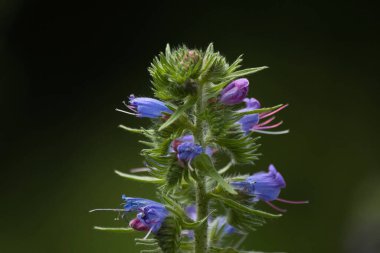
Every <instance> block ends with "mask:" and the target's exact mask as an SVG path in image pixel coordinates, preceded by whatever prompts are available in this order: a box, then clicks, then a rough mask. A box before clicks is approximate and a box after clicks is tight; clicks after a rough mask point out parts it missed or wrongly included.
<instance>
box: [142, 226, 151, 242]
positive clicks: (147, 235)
mask: <svg viewBox="0 0 380 253" xmlns="http://www.w3.org/2000/svg"><path fill="white" fill-rule="evenodd" d="M152 230H153V227H152V228H151V229H149V232H148V233H147V234H146V236H145V237H144V239H143V240H146V239H147V238H148V237H149V235H150V233H152Z"/></svg>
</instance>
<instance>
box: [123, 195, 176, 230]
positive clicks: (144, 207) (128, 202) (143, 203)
mask: <svg viewBox="0 0 380 253" xmlns="http://www.w3.org/2000/svg"><path fill="white" fill-rule="evenodd" d="M122 198H123V200H125V204H124V210H125V211H126V212H138V213H137V217H136V218H135V219H133V220H131V221H130V223H129V226H130V227H131V228H133V229H135V230H138V231H152V232H153V233H157V231H158V230H159V229H160V227H161V224H162V222H163V221H164V220H165V218H166V217H167V216H168V214H169V212H168V211H167V210H166V208H165V206H164V205H162V204H160V203H158V202H155V201H152V200H149V199H143V198H130V197H126V196H125V195H123V196H122Z"/></svg>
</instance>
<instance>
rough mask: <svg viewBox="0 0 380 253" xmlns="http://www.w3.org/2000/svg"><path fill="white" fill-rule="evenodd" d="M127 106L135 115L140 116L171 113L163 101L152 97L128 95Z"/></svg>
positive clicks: (152, 116)
mask: <svg viewBox="0 0 380 253" xmlns="http://www.w3.org/2000/svg"><path fill="white" fill-rule="evenodd" d="M129 104H130V106H128V108H130V109H131V110H132V111H134V112H135V113H136V116H137V117H141V118H144V117H145V118H151V119H155V118H159V117H161V116H162V113H164V112H166V113H169V114H171V113H173V112H172V111H171V110H170V109H169V108H168V107H167V106H166V105H165V104H164V102H162V101H160V100H157V99H154V98H146V97H135V96H134V95H131V96H130V97H129Z"/></svg>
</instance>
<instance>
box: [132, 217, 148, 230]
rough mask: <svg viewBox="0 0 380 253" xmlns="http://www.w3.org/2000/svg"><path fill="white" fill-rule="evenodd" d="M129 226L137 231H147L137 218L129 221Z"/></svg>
mask: <svg viewBox="0 0 380 253" xmlns="http://www.w3.org/2000/svg"><path fill="white" fill-rule="evenodd" d="M129 226H130V227H131V228H133V229H134V230H137V231H149V227H148V226H147V225H145V224H144V223H143V222H142V221H140V220H139V219H138V218H136V219H133V220H131V221H130V222H129Z"/></svg>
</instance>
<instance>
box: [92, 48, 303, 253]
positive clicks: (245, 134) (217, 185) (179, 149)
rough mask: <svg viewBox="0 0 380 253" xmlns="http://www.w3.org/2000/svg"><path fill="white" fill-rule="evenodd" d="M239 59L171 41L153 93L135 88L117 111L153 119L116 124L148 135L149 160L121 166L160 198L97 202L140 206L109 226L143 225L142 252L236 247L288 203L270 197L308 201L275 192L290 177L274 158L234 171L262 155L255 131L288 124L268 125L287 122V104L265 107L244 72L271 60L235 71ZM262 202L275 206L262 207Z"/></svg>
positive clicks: (155, 73)
mask: <svg viewBox="0 0 380 253" xmlns="http://www.w3.org/2000/svg"><path fill="white" fill-rule="evenodd" d="M241 61H242V60H241V58H240V57H239V58H238V59H237V60H236V61H235V62H233V63H232V64H228V63H227V61H226V59H225V58H224V57H223V56H221V55H220V54H219V52H215V51H214V48H213V45H212V44H210V46H209V47H208V48H207V49H206V50H205V51H202V50H197V49H188V48H187V47H185V46H183V47H180V48H178V49H175V50H172V49H171V48H170V47H169V46H168V47H167V48H166V50H165V52H164V53H161V54H159V55H158V56H157V57H156V58H155V59H154V60H153V62H152V64H151V66H150V68H149V69H148V70H149V74H150V76H151V81H152V85H153V91H154V95H155V98H150V97H138V96H134V95H130V97H129V101H128V102H123V104H124V106H125V107H126V110H121V109H116V110H117V111H119V112H122V113H126V114H129V115H133V116H136V117H138V118H148V119H150V120H151V122H152V126H150V127H149V128H139V129H135V128H130V127H127V126H120V127H121V128H122V129H124V130H127V131H129V132H132V133H137V134H141V135H142V136H143V138H144V140H141V141H140V143H142V144H144V145H146V148H144V149H143V150H142V151H141V155H142V156H143V157H144V164H145V168H138V169H132V170H131V173H132V174H130V173H124V172H120V171H116V173H117V174H118V175H120V176H121V177H124V178H127V179H129V180H134V181H137V182H139V183H140V182H145V183H150V184H155V185H157V192H156V193H157V197H158V199H159V202H155V201H152V200H149V199H144V198H132V197H126V196H125V195H123V197H122V199H123V201H124V203H123V208H122V209H96V210H111V211H117V212H121V213H122V214H123V215H122V217H123V218H124V217H126V216H127V215H124V214H126V213H136V216H135V217H134V218H132V219H129V223H124V224H125V225H126V224H129V227H122V228H110V230H112V231H115V230H122V231H125V230H128V231H131V230H136V231H143V232H145V233H146V236H145V237H144V238H143V239H138V240H137V241H138V242H139V243H140V244H141V245H145V246H147V247H156V248H153V249H152V248H150V249H148V250H146V252H163V253H174V252H195V253H206V252H227V251H228V252H229V251H231V252H232V251H233V252H237V253H239V252H242V251H241V249H240V244H241V242H242V241H243V240H244V239H245V237H246V235H247V233H248V232H250V231H252V230H254V229H255V226H259V225H262V224H263V223H264V219H273V218H278V217H280V216H281V214H279V213H278V212H284V211H285V210H284V209H281V208H279V207H277V206H276V205H274V204H273V202H274V201H278V202H283V203H288V204H304V203H307V201H289V200H285V199H282V198H279V195H280V193H281V190H283V189H284V188H285V187H286V183H285V180H284V178H283V176H282V175H281V174H280V172H278V171H277V170H276V168H275V167H274V166H273V165H270V166H269V170H268V172H263V171H261V172H257V173H253V174H252V175H250V176H246V175H245V176H242V175H237V174H236V172H235V173H230V172H229V170H231V169H233V168H234V167H237V166H240V165H250V166H252V165H253V164H254V162H255V160H257V159H258V157H259V156H258V153H257V149H258V147H259V144H258V143H257V140H258V138H256V136H255V135H256V134H282V133H286V132H287V131H277V132H276V131H273V130H272V129H274V128H276V127H278V126H280V125H282V123H283V122H282V121H279V122H277V123H276V121H275V119H276V114H277V113H278V112H280V111H281V110H283V109H284V108H286V107H287V106H288V105H287V104H285V105H278V106H273V107H262V106H261V104H260V102H259V101H258V100H257V99H256V98H253V97H248V91H249V90H250V88H249V86H250V83H249V80H248V79H247V78H246V76H247V75H249V74H253V73H256V72H258V71H261V70H263V69H265V68H266V67H258V68H249V69H244V70H238V69H239V68H240V63H241ZM268 130H270V131H268ZM225 162H226V164H227V165H224V166H223V167H222V166H221V165H222V164H224V163H225ZM219 166H221V167H220V168H219ZM140 173H141V174H140ZM257 202H264V203H267V204H268V205H269V206H271V207H272V208H274V209H275V210H276V211H278V212H274V213H270V212H265V211H262V210H258V209H257V206H258V205H256V203H257ZM214 207H215V208H217V209H218V210H212V208H214ZM221 207H223V208H221ZM214 211H215V212H214ZM102 229H103V230H107V228H102ZM151 234H152V235H153V236H154V238H150V239H148V238H147V237H148V236H149V235H151ZM235 237H237V238H235ZM230 240H231V241H230ZM236 240H237V241H236ZM157 247H159V248H157Z"/></svg>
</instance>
